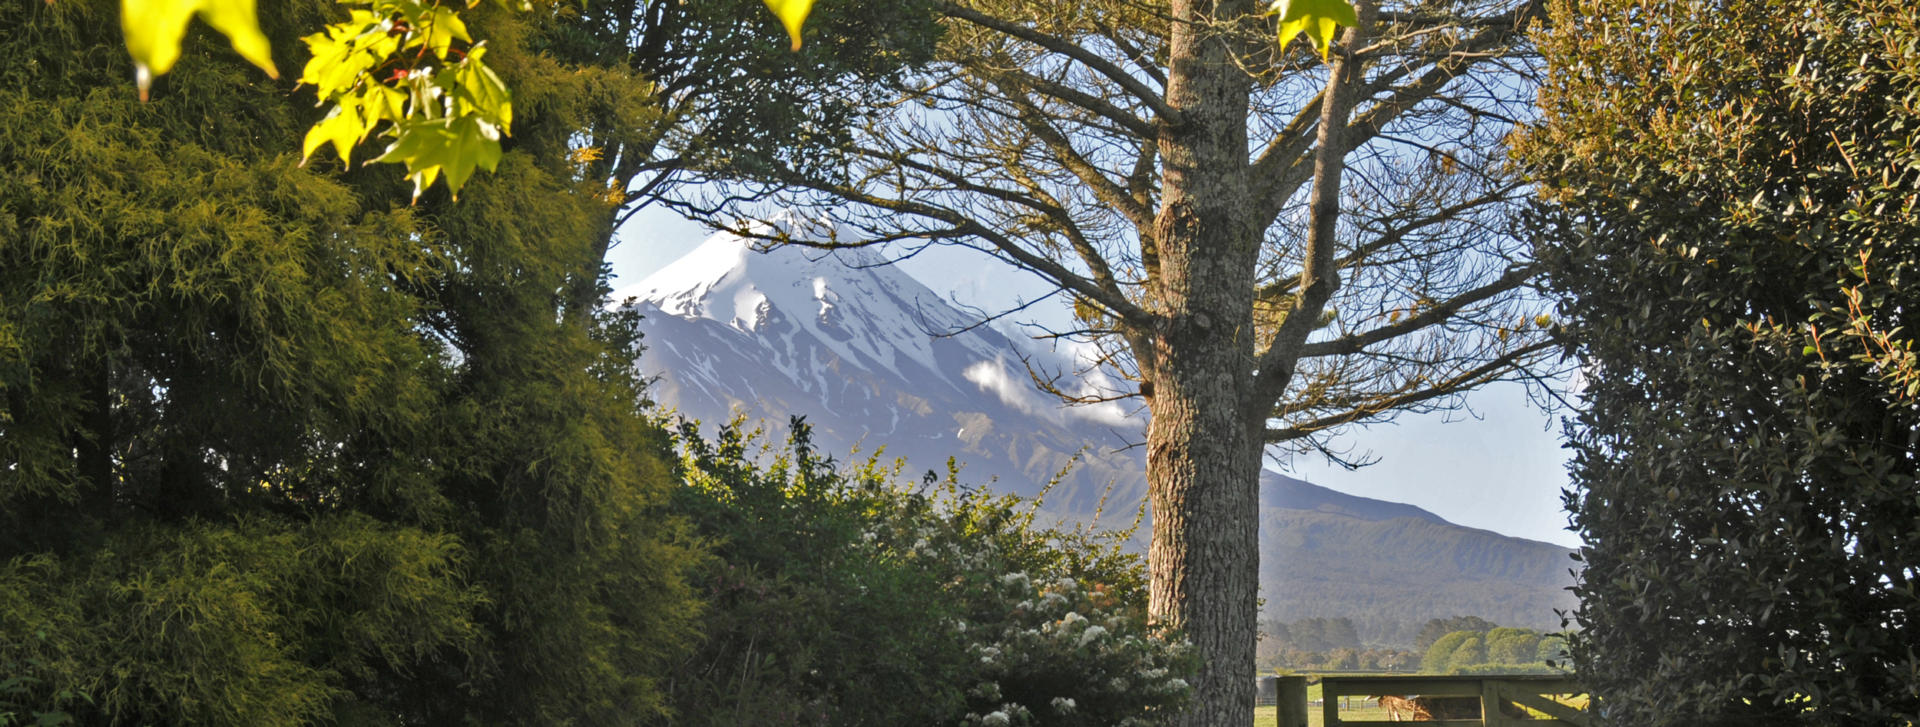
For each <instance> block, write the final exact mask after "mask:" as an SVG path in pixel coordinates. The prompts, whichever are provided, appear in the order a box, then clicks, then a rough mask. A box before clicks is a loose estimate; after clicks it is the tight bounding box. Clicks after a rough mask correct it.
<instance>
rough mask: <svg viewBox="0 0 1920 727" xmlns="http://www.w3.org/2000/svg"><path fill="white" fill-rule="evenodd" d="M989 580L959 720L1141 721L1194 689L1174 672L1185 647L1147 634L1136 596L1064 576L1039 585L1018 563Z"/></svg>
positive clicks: (981, 725) (1152, 720)
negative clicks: (973, 669)
mask: <svg viewBox="0 0 1920 727" xmlns="http://www.w3.org/2000/svg"><path fill="white" fill-rule="evenodd" d="M990 582H991V583H992V585H993V586H995V587H994V588H993V589H992V590H991V592H990V593H987V594H985V595H986V596H987V597H985V598H981V599H979V601H978V602H977V603H976V604H975V606H974V613H973V618H972V619H971V620H972V621H973V622H974V623H975V628H973V630H971V631H970V632H968V635H969V636H970V637H971V638H972V639H974V641H973V643H972V644H971V645H970V647H969V648H971V649H972V651H973V653H974V654H976V655H978V656H979V657H980V659H979V665H980V667H981V668H980V671H979V674H978V680H979V681H978V682H976V683H975V684H974V686H973V687H972V688H971V689H969V690H968V696H969V697H970V703H971V706H974V707H975V709H976V711H974V712H971V713H969V714H968V715H967V717H966V719H965V720H963V721H962V722H961V724H963V725H967V726H968V727H975V726H978V727H988V726H990V725H1036V726H1037V725H1048V726H1052V725H1060V726H1063V727H1064V726H1072V725H1102V726H1105V725H1116V724H1130V725H1139V726H1141V727H1145V726H1147V725H1154V724H1160V723H1161V722H1162V721H1163V720H1164V718H1166V717H1167V716H1169V715H1170V714H1172V712H1173V711H1174V710H1175V709H1177V708H1178V707H1179V706H1180V705H1182V704H1184V703H1185V702H1186V700H1187V699H1188V698H1189V697H1190V696H1191V692H1192V689H1191V688H1189V687H1188V686H1187V683H1186V682H1185V681H1184V680H1182V679H1180V678H1179V677H1178V676H1175V674H1177V673H1184V672H1185V671H1186V670H1187V669H1188V668H1189V665H1188V662H1189V661H1190V659H1191V655H1190V652H1191V651H1192V649H1191V647H1190V646H1188V645H1187V644H1185V643H1184V642H1175V641H1169V640H1166V639H1162V638H1159V637H1157V636H1154V635H1152V634H1149V633H1148V632H1147V629H1146V622H1145V619H1144V617H1143V615H1142V612H1141V609H1140V604H1139V603H1138V599H1129V600H1122V599H1120V598H1117V597H1115V596H1114V595H1113V594H1112V593H1110V592H1109V587H1108V586H1106V585H1105V584H1101V583H1097V582H1082V581H1080V580H1076V579H1074V578H1071V577H1064V576H1063V577H1056V578H1051V579H1044V585H1041V586H1039V587H1038V588H1036V587H1035V586H1034V582H1035V579H1033V578H1031V577H1029V576H1028V575H1027V574H1026V573H1023V572H1016V573H1009V574H1006V575H1004V576H1001V577H1000V578H998V579H995V580H993V581H990ZM984 624H992V625H993V628H983V627H982V625H984Z"/></svg>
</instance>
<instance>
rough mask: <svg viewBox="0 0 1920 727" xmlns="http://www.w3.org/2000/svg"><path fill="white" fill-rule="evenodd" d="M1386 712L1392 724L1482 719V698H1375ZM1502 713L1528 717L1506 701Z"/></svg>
mask: <svg viewBox="0 0 1920 727" xmlns="http://www.w3.org/2000/svg"><path fill="white" fill-rule="evenodd" d="M1374 699H1375V701H1378V702H1379V703H1380V707H1381V708H1382V709H1385V710H1387V721H1389V722H1432V721H1438V720H1447V719H1480V698H1479V697H1413V698H1411V699H1409V698H1407V697H1395V696H1380V697H1375V698H1374ZM1500 713H1501V714H1504V715H1506V716H1508V717H1525V716H1527V711H1526V710H1524V709H1521V708H1520V707H1519V706H1518V705H1515V704H1513V703H1512V702H1508V701H1506V700H1501V701H1500Z"/></svg>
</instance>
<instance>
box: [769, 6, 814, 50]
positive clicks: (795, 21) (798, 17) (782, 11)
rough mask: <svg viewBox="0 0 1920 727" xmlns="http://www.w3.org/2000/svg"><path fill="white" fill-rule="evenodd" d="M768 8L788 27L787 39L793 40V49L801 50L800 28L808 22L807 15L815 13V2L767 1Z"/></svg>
mask: <svg viewBox="0 0 1920 727" xmlns="http://www.w3.org/2000/svg"><path fill="white" fill-rule="evenodd" d="M767 7H768V8H771V9H772V10H773V14H774V16H775V17H778V18H780V24H781V25H784V26H786V28H787V37H790V38H792V39H793V49H794V50H800V28H801V26H802V25H805V24H806V22H807V13H809V12H812V11H813V0H767Z"/></svg>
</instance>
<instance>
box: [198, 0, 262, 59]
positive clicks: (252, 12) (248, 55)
mask: <svg viewBox="0 0 1920 727" xmlns="http://www.w3.org/2000/svg"><path fill="white" fill-rule="evenodd" d="M255 4H256V3H255V0H202V2H201V3H200V19H201V20H205V21H207V24H208V25H211V26H213V29H214V30H218V31H220V33H221V34H222V35H225V36H227V40H228V42H231V43H232V44H233V50H234V51H235V52H237V53H239V54H240V57H241V58H245V59H247V62H248V63H252V64H253V65H256V66H259V67H260V70H263V71H266V72H267V75H268V76H272V77H274V78H279V77H280V69H279V68H276V67H274V65H273V48H272V47H271V46H269V45H268V43H267V34H266V33H262V32H260V14H259V12H258V11H257V10H256V9H255Z"/></svg>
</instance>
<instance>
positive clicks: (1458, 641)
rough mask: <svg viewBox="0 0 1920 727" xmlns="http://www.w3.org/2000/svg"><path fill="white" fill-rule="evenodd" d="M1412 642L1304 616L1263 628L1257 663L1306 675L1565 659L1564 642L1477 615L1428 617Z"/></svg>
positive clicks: (1540, 666)
mask: <svg viewBox="0 0 1920 727" xmlns="http://www.w3.org/2000/svg"><path fill="white" fill-rule="evenodd" d="M1406 630H1407V631H1411V632H1412V633H1413V637H1412V639H1411V640H1410V641H1408V642H1402V643H1398V644H1382V643H1378V642H1369V641H1367V640H1365V639H1363V638H1362V637H1361V630H1360V629H1359V628H1357V627H1356V626H1355V624H1354V622H1353V620H1352V619H1350V618H1346V617H1336V618H1305V619H1299V620H1295V621H1286V622H1281V621H1269V622H1264V623H1262V624H1261V629H1260V648H1259V652H1258V657H1257V658H1258V660H1259V666H1260V668H1262V669H1290V670H1306V671H1407V672H1412V671H1419V672H1428V673H1468V672H1474V671H1500V672H1514V671H1543V672H1544V671H1551V670H1552V669H1553V668H1554V667H1553V665H1556V664H1559V663H1560V662H1562V661H1564V660H1565V655H1564V652H1565V650H1566V638H1565V637H1564V636H1562V635H1559V634H1548V633H1542V632H1539V631H1535V630H1533V629H1524V628H1510V627H1503V626H1500V625H1498V624H1495V623H1493V622H1491V621H1488V620H1486V619H1483V618H1480V617H1477V616H1455V617H1451V618H1436V619H1429V620H1428V621H1427V622H1426V623H1424V624H1421V625H1419V626H1418V627H1417V628H1414V627H1409V628H1407V629H1406Z"/></svg>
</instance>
